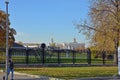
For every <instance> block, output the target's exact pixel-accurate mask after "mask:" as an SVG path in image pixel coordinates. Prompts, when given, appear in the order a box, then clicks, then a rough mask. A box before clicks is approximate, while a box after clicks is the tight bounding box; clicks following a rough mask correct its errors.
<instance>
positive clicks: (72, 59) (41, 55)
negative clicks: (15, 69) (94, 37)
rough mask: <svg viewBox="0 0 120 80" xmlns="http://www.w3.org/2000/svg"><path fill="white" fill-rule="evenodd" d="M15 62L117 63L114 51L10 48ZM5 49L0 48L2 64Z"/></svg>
mask: <svg viewBox="0 0 120 80" xmlns="http://www.w3.org/2000/svg"><path fill="white" fill-rule="evenodd" d="M9 57H11V58H12V59H13V61H14V63H15V64H52V63H55V64H115V62H114V51H90V50H81V51H76V50H70V49H41V48H28V47H27V48H10V49H9ZM5 58H6V57H5V49H4V48H0V64H5Z"/></svg>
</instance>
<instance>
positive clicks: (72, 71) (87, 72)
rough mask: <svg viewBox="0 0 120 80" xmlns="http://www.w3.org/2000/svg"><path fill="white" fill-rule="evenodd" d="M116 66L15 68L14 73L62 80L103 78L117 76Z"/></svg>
mask: <svg viewBox="0 0 120 80" xmlns="http://www.w3.org/2000/svg"><path fill="white" fill-rule="evenodd" d="M117 70H118V69H117V66H112V67H42V68H16V69H15V71H18V72H23V73H28V74H33V75H41V76H49V77H56V78H63V79H74V78H82V77H103V76H113V75H117Z"/></svg>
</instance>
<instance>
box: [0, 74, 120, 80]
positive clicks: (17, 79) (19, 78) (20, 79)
mask: <svg viewBox="0 0 120 80" xmlns="http://www.w3.org/2000/svg"><path fill="white" fill-rule="evenodd" d="M0 80H3V73H2V72H0ZM9 80H10V76H9ZM14 80H63V79H56V78H50V77H40V76H33V75H27V74H19V73H15V76H14ZM71 80H120V77H118V76H113V77H96V78H78V79H71Z"/></svg>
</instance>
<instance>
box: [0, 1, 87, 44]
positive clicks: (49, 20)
mask: <svg viewBox="0 0 120 80" xmlns="http://www.w3.org/2000/svg"><path fill="white" fill-rule="evenodd" d="M4 1H5V0H0V9H2V10H4V11H5V3H4ZM9 1H10V4H9V14H10V22H11V27H12V28H14V29H15V30H16V31H17V35H16V36H15V38H16V42H18V41H22V42H33V43H42V42H45V43H49V42H50V40H51V38H52V37H53V38H54V41H55V42H56V43H62V42H72V41H73V38H74V37H75V38H76V39H77V41H78V42H85V38H84V36H83V35H82V34H79V33H78V30H77V29H75V26H74V25H73V21H74V20H76V21H80V20H81V19H83V20H84V19H87V17H88V10H89V0H9Z"/></svg>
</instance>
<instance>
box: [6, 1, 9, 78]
mask: <svg viewBox="0 0 120 80" xmlns="http://www.w3.org/2000/svg"><path fill="white" fill-rule="evenodd" d="M5 4H6V80H8V50H9V46H8V36H9V24H8V16H9V15H8V4H9V1H8V0H6V1H5Z"/></svg>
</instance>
